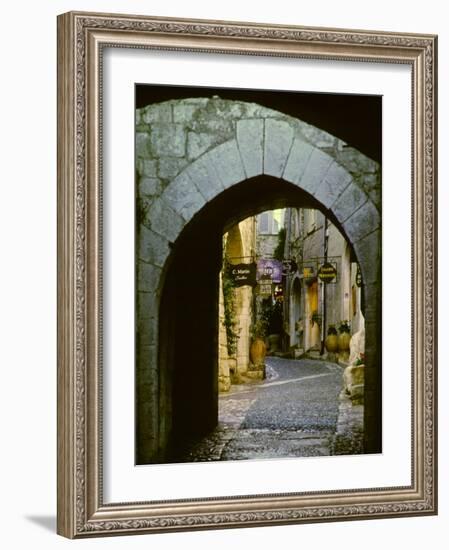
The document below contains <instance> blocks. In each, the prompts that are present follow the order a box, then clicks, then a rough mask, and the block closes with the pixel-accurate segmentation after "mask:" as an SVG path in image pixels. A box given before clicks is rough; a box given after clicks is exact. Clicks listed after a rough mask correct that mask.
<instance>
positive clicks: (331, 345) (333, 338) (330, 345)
mask: <svg viewBox="0 0 449 550" xmlns="http://www.w3.org/2000/svg"><path fill="white" fill-rule="evenodd" d="M324 345H325V346H326V349H327V351H329V352H331V353H335V352H336V351H338V336H337V335H336V334H329V335H328V336H327V338H326V340H324Z"/></svg>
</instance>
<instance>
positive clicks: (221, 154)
mask: <svg viewBox="0 0 449 550" xmlns="http://www.w3.org/2000/svg"><path fill="white" fill-rule="evenodd" d="M204 156H207V157H208V158H207V160H208V161H209V162H211V163H212V164H213V165H214V167H215V171H216V173H217V175H218V177H219V178H220V180H221V183H222V185H223V188H224V189H228V188H229V187H231V186H232V185H235V184H236V183H239V182H241V181H243V180H245V179H247V177H248V176H247V174H246V171H245V167H244V165H243V161H242V157H241V155H240V151H239V147H238V145H237V140H235V139H230V140H229V141H225V142H224V143H222V144H221V145H217V147H214V149H211V150H210V151H208V152H207V153H206V154H205V155H204Z"/></svg>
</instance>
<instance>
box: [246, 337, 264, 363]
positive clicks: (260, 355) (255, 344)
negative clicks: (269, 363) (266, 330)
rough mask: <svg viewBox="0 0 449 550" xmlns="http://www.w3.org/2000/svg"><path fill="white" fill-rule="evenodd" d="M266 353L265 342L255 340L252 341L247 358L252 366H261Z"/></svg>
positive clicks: (258, 339)
mask: <svg viewBox="0 0 449 550" xmlns="http://www.w3.org/2000/svg"><path fill="white" fill-rule="evenodd" d="M266 353H267V348H266V346H265V342H264V341H263V340H262V339H261V338H256V339H255V340H253V341H252V343H251V347H250V350H249V356H250V358H251V362H252V363H253V365H263V364H264V361H265V355H266Z"/></svg>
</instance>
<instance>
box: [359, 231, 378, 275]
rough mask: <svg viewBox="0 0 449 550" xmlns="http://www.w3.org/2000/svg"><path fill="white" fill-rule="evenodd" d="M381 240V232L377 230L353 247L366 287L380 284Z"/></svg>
mask: <svg viewBox="0 0 449 550" xmlns="http://www.w3.org/2000/svg"><path fill="white" fill-rule="evenodd" d="M381 239H382V237H381V232H380V230H376V231H373V232H372V233H370V234H369V235H366V236H365V237H363V238H362V239H361V240H359V241H357V242H355V243H353V245H352V246H353V248H354V252H355V255H356V257H357V261H358V263H359V265H360V269H361V270H362V279H363V282H364V284H366V285H370V284H378V283H379V282H380V281H379V278H380V268H381V246H382V243H381Z"/></svg>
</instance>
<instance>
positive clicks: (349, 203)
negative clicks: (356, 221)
mask: <svg viewBox="0 0 449 550" xmlns="http://www.w3.org/2000/svg"><path fill="white" fill-rule="evenodd" d="M367 200H368V195H367V194H366V193H365V192H364V191H363V190H362V189H360V187H359V186H358V185H355V184H351V185H348V187H346V189H345V190H344V191H343V193H342V194H341V195H340V196H339V198H338V199H337V200H336V202H335V203H334V204H333V205H332V211H333V213H334V214H335V216H336V217H337V219H338V221H339V222H340V223H341V224H343V222H344V221H345V220H347V219H348V218H349V217H350V216H352V214H354V212H355V211H356V210H358V209H359V208H360V207H361V206H362V205H363V204H365V203H366V201H367Z"/></svg>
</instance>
